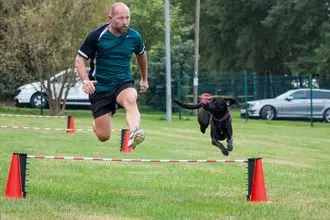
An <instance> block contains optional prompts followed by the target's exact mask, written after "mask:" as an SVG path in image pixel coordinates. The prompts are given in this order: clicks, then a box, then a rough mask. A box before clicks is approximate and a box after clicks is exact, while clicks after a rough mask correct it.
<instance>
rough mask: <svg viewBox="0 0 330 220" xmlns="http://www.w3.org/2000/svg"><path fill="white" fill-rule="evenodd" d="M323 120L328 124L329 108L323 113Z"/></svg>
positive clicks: (329, 121) (329, 120)
mask: <svg viewBox="0 0 330 220" xmlns="http://www.w3.org/2000/svg"><path fill="white" fill-rule="evenodd" d="M323 120H324V121H325V122H328V123H330V108H328V109H327V110H325V111H324V114H323Z"/></svg>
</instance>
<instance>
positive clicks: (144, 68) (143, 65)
mask: <svg viewBox="0 0 330 220" xmlns="http://www.w3.org/2000/svg"><path fill="white" fill-rule="evenodd" d="M136 60H137V64H138V66H139V70H140V74H141V80H140V92H141V93H143V92H146V91H147V90H148V88H149V85H148V57H147V52H146V51H144V53H143V54H141V55H136Z"/></svg>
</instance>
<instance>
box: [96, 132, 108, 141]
mask: <svg viewBox="0 0 330 220" xmlns="http://www.w3.org/2000/svg"><path fill="white" fill-rule="evenodd" d="M96 136H97V138H98V139H99V140H100V141H102V142H104V141H107V140H109V139H110V137H111V135H110V134H106V133H96Z"/></svg>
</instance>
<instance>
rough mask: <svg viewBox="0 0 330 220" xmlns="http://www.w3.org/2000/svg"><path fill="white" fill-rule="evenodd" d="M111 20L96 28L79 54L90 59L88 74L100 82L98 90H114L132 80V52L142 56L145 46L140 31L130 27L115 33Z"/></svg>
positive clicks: (97, 85)
mask: <svg viewBox="0 0 330 220" xmlns="http://www.w3.org/2000/svg"><path fill="white" fill-rule="evenodd" d="M108 25H109V24H108V23H107V24H105V25H103V26H102V27H99V28H97V29H95V30H93V31H92V32H91V33H90V34H89V35H88V36H87V38H86V39H85V41H84V43H83V45H82V46H81V47H80V49H79V50H78V53H77V55H79V56H81V57H84V58H85V59H87V60H88V59H90V60H91V62H90V71H89V77H90V78H93V79H95V80H96V81H97V83H96V85H95V89H96V92H102V91H111V90H113V89H114V88H115V87H116V86H117V85H119V84H121V83H123V82H129V81H131V80H132V76H131V71H130V70H131V58H132V54H133V53H135V54H136V55H141V54H143V53H144V52H145V45H144V43H143V39H142V37H141V35H140V33H139V32H137V31H136V30H134V29H132V28H129V29H128V31H127V32H126V33H125V34H123V35H122V36H119V37H117V36H115V35H113V34H112V33H111V32H110V31H109V29H108Z"/></svg>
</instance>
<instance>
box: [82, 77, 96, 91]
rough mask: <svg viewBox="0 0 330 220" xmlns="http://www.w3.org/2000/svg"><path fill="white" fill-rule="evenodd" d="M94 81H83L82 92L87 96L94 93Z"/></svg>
mask: <svg viewBox="0 0 330 220" xmlns="http://www.w3.org/2000/svg"><path fill="white" fill-rule="evenodd" d="M95 84H96V81H91V80H84V81H83V90H84V92H86V93H87V94H93V93H94V92H95V86H94V85H95Z"/></svg>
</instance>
